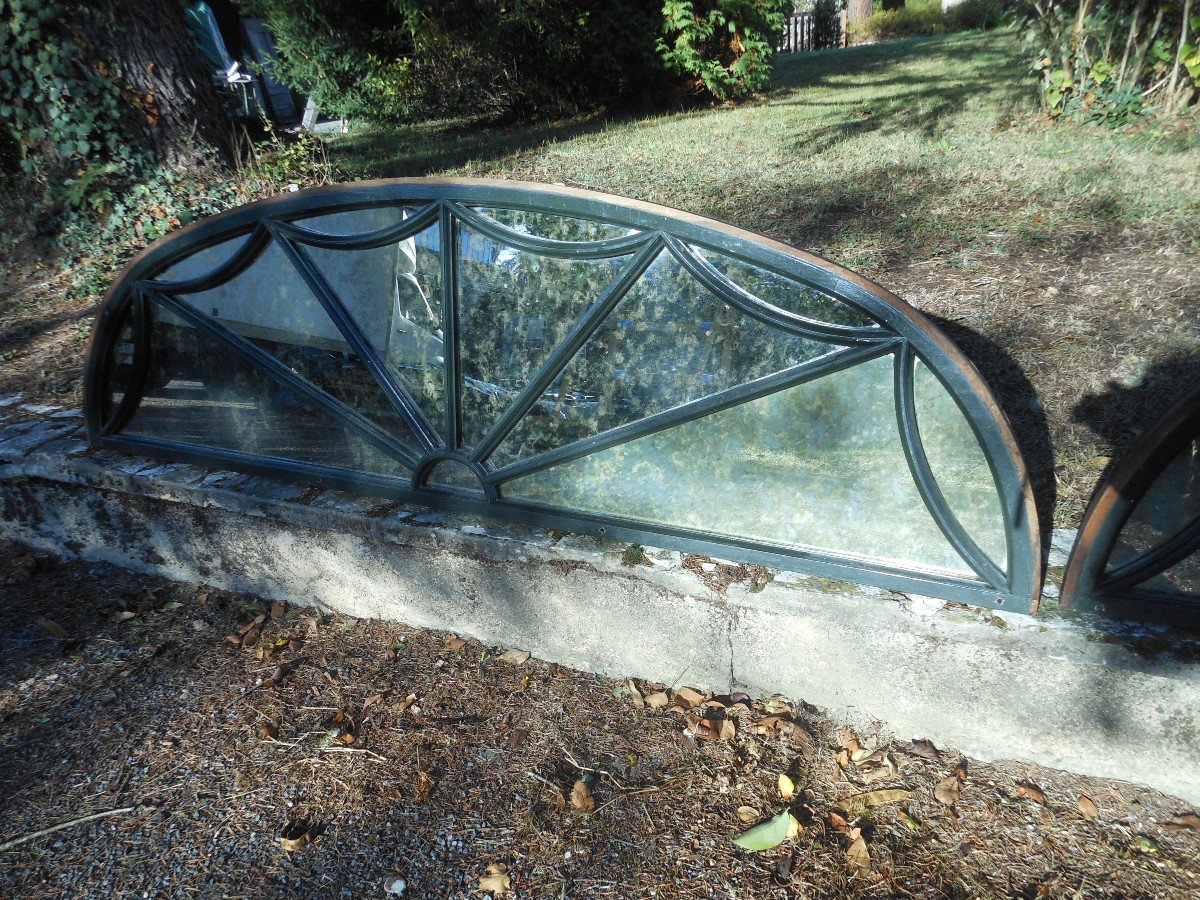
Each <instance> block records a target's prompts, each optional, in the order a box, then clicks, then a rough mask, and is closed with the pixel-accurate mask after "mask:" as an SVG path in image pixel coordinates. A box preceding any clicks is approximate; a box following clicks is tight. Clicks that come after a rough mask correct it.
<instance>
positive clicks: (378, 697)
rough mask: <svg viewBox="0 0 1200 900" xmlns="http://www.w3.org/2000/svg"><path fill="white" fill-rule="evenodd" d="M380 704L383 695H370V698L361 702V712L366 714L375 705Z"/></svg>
mask: <svg viewBox="0 0 1200 900" xmlns="http://www.w3.org/2000/svg"><path fill="white" fill-rule="evenodd" d="M382 702H383V694H372V695H371V696H370V697H368V698H367V699H366V700H364V701H363V707H362V711H363V712H366V711H367V710H368V709H370V708H371V707H372V706H374V705H375V704H376V703H382Z"/></svg>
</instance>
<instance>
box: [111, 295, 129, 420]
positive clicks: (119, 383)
mask: <svg viewBox="0 0 1200 900" xmlns="http://www.w3.org/2000/svg"><path fill="white" fill-rule="evenodd" d="M116 332H117V339H116V340H115V341H114V342H113V345H112V350H110V351H109V357H108V402H109V408H108V415H112V414H113V413H114V412H116V411H117V406H118V405H119V404H120V403H121V399H122V398H123V397H124V396H125V391H126V390H128V389H129V378H130V376H131V375H132V374H133V358H134V343H133V304H132V303H130V304H129V305H128V306H126V307H125V312H124V313H123V314H122V315H121V320H120V321H119V322H118V323H117V327H116Z"/></svg>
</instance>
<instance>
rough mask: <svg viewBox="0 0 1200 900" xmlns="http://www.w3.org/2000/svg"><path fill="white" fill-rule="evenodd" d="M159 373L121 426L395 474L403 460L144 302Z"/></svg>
mask: <svg viewBox="0 0 1200 900" xmlns="http://www.w3.org/2000/svg"><path fill="white" fill-rule="evenodd" d="M148 311H149V312H150V314H151V315H152V318H153V325H152V329H153V331H152V345H153V347H154V353H155V366H156V367H157V369H158V370H159V371H160V372H161V373H162V377H161V378H158V379H155V380H154V381H151V382H150V383H148V384H147V388H146V394H145V396H144V397H143V399H142V402H141V404H140V405H139V406H138V408H137V411H136V412H135V413H134V415H133V418H132V419H131V420H130V422H129V424H128V425H127V426H126V429H125V430H126V431H127V432H128V433H130V434H137V435H144V436H149V437H157V438H165V439H169V440H175V441H186V442H189V443H194V444H200V445H203V446H209V447H217V448H221V449H228V450H241V451H243V452H245V453H253V454H261V455H264V456H276V457H285V458H287V459H292V460H299V461H302V462H309V463H317V464H321V465H327V466H336V467H338V468H343V469H359V470H362V471H365V472H372V473H376V474H384V475H399V474H402V472H403V468H404V467H403V465H402V464H401V463H400V462H399V461H398V460H395V459H393V458H392V457H390V456H388V455H387V454H385V453H383V452H382V451H381V450H379V449H377V448H376V447H374V446H373V445H372V444H369V443H367V442H366V441H364V440H363V439H362V438H360V437H359V436H358V435H356V434H355V433H354V432H352V431H350V429H348V428H346V427H345V426H344V425H342V424H341V423H339V422H338V421H336V420H335V419H333V418H331V417H330V416H328V415H327V414H326V413H325V412H323V411H322V410H320V409H319V408H317V407H315V406H314V405H312V404H311V403H310V402H309V401H307V400H306V399H304V398H303V397H301V396H300V395H298V394H297V393H296V392H295V391H294V390H291V389H289V388H287V387H285V386H284V385H282V384H280V383H279V382H277V381H275V380H274V379H273V378H270V377H268V376H267V375H266V374H265V373H264V372H263V371H262V370H260V369H258V368H256V367H255V366H253V365H251V364H250V363H249V362H247V361H245V360H244V359H243V358H242V357H241V356H240V355H239V354H236V353H234V352H233V351H231V350H229V349H228V348H227V347H226V346H225V345H224V344H222V343H221V342H220V341H218V340H216V339H215V338H212V337H210V336H208V335H207V334H205V333H204V332H202V331H200V330H198V329H196V328H194V327H192V326H191V325H190V324H188V323H186V322H185V321H184V320H182V319H180V318H178V317H177V316H173V315H171V314H170V312H168V311H166V310H160V309H158V308H157V306H156V305H154V304H148Z"/></svg>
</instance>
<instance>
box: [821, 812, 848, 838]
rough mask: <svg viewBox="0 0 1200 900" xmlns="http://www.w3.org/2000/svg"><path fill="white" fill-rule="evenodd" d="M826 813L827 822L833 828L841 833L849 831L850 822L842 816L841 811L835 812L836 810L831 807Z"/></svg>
mask: <svg viewBox="0 0 1200 900" xmlns="http://www.w3.org/2000/svg"><path fill="white" fill-rule="evenodd" d="M827 815H828V817H829V824H830V825H831V826H832V827H833V828H835V829H836V830H838V831H840V832H842V833H843V834H849V833H850V823H849V822H847V821H846V817H845V816H843V815H842V814H841V813H839V812H837V811H836V810H832V809H831V810H829V812H828V814H827Z"/></svg>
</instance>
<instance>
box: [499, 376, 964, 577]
mask: <svg viewBox="0 0 1200 900" xmlns="http://www.w3.org/2000/svg"><path fill="white" fill-rule="evenodd" d="M501 490H502V492H503V494H504V495H505V496H506V497H510V498H513V499H521V500H533V501H538V502H541V503H546V504H550V505H553V506H559V507H566V508H568V509H580V510H586V511H590V512H596V513H602V514H608V515H616V516H622V517H627V518H631V519H639V520H642V521H645V522H652V523H656V524H660V525H671V526H676V527H680V528H692V529H699V530H702V531H712V532H715V533H718V534H728V535H735V536H739V537H745V538H751V539H754V540H759V541H764V542H769V543H773V544H784V545H790V546H793V547H810V548H818V549H823V550H828V551H833V552H837V553H843V554H851V555H856V556H860V557H868V558H871V559H876V560H886V561H890V562H894V563H901V564H906V565H915V566H921V567H927V568H936V569H941V570H947V571H949V572H953V573H956V574H960V575H968V576H969V575H970V574H971V573H970V570H969V569H968V568H967V566H966V565H965V563H964V562H963V561H962V559H960V558H959V556H958V554H957V553H956V552H955V551H954V548H953V547H951V546H950V544H949V543H948V542H947V541H946V539H945V537H944V536H943V535H942V533H941V531H940V530H939V529H938V527H937V524H936V523H935V522H934V521H933V518H932V517H931V516H930V515H929V512H928V511H927V510H926V508H925V504H924V502H923V501H922V500H921V497H920V495H919V494H918V493H917V488H916V485H915V484H914V483H913V480H912V475H911V474H910V472H909V469H908V463H907V461H906V460H905V458H904V451H903V448H902V447H901V444H900V437H899V434H898V431H897V425H896V413H895V404H894V395H893V386H892V359H891V357H884V358H882V359H877V360H872V361H871V362H866V363H862V364H860V365H858V366H855V367H854V368H852V369H847V370H845V371H842V372H837V373H834V374H832V375H828V376H826V377H824V378H821V379H818V380H816V381H811V382H808V383H806V384H802V385H797V386H796V387H792V388H788V389H786V390H783V391H779V392H777V393H774V394H771V395H769V396H767V397H763V398H761V399H759V400H755V401H753V402H751V403H746V404H743V405H741V406H737V407H733V408H732V409H727V410H724V411H722V412H719V413H714V414H712V415H710V416H707V417H705V418H703V419H697V420H693V421H691V422H688V423H686V424H684V425H679V426H676V427H675V428H671V429H669V430H667V431H661V432H659V433H657V434H653V435H648V436H646V437H642V438H638V439H636V440H634V441H630V442H629V443H626V444H622V445H620V446H617V447H612V448H610V449H608V450H603V451H600V452H598V453H594V454H592V455H590V456H585V457H582V458H580V459H577V460H574V461H572V462H569V463H563V464H562V465H559V466H555V467H553V468H551V469H546V470H543V471H541V472H536V473H534V474H532V475H527V476H525V477H523V478H518V479H515V480H513V481H511V482H509V483H507V484H505V485H503V487H502V489H501Z"/></svg>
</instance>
